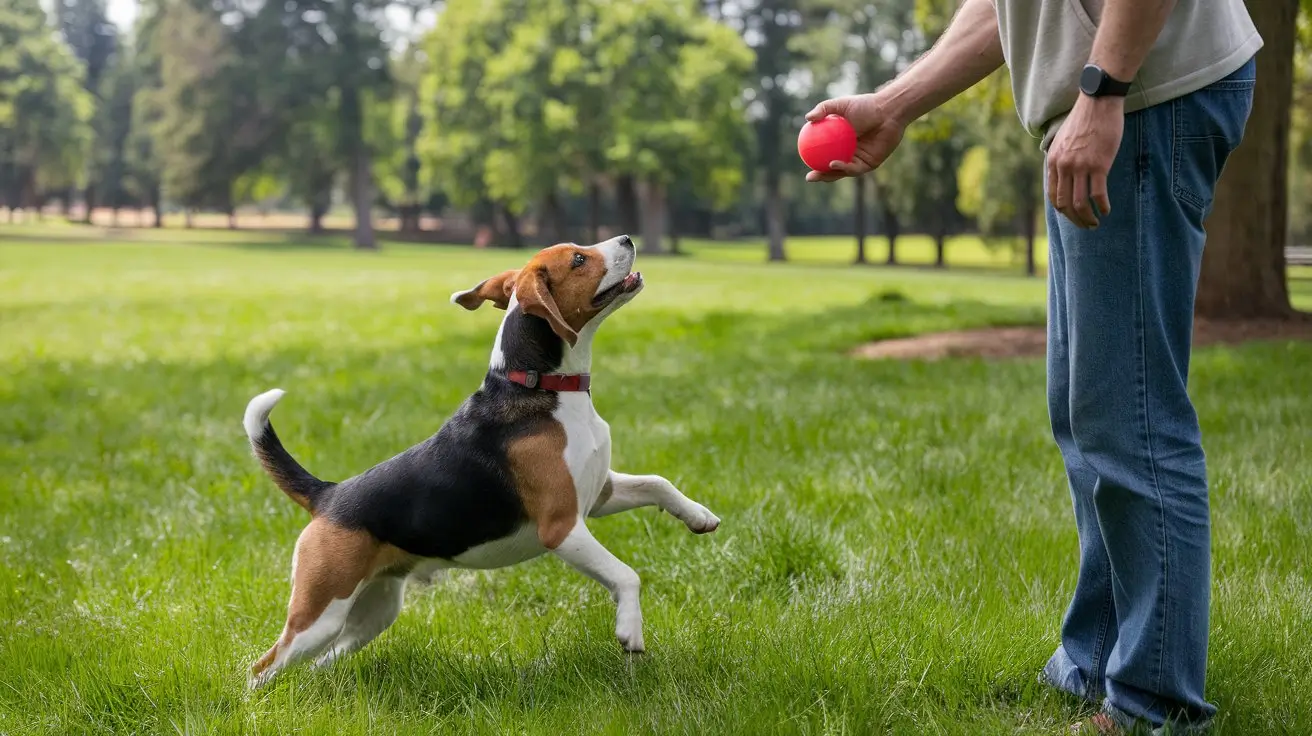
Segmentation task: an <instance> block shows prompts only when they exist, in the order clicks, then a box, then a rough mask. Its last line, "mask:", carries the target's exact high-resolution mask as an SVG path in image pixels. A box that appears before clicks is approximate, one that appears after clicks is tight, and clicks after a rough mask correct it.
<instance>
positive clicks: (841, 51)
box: [0, 0, 1312, 311]
mask: <svg viewBox="0 0 1312 736" xmlns="http://www.w3.org/2000/svg"><path fill="white" fill-rule="evenodd" d="M1249 4H1250V7H1251V9H1252V12H1253V14H1254V17H1255V18H1257V19H1258V20H1259V25H1260V26H1262V30H1263V34H1264V37H1265V38H1266V39H1267V50H1266V51H1264V52H1263V53H1264V58H1263V61H1262V64H1263V66H1262V71H1263V72H1264V74H1260V75H1259V80H1260V81H1259V85H1260V89H1259V97H1260V98H1262V99H1263V100H1264V102H1263V103H1262V104H1260V105H1258V106H1257V107H1256V108H1255V112H1254V118H1255V120H1254V123H1253V125H1254V126H1255V127H1256V128H1258V129H1261V130H1263V131H1265V133H1266V134H1275V135H1276V136H1277V137H1278V138H1280V140H1281V141H1283V142H1281V143H1279V144H1278V145H1277V143H1273V142H1268V143H1253V144H1251V145H1249V144H1246V146H1247V147H1248V148H1247V149H1241V153H1242V154H1245V155H1240V154H1237V155H1236V158H1237V159H1242V161H1240V162H1239V163H1236V164H1233V166H1235V167H1239V168H1241V169H1243V168H1244V167H1249V168H1250V169H1251V171H1250V174H1251V175H1252V176H1246V175H1244V174H1243V173H1242V172H1241V173H1240V174H1236V175H1235V177H1233V178H1235V179H1237V180H1238V179H1242V180H1243V181H1244V182H1245V186H1251V183H1250V182H1249V179H1253V180H1256V179H1257V178H1259V176H1258V175H1261V177H1264V179H1263V180H1264V181H1265V182H1266V184H1264V185H1263V187H1264V189H1263V190H1262V191H1259V192H1251V191H1250V192H1247V196H1248V197H1249V198H1252V197H1254V196H1256V197H1257V199H1258V200H1260V201H1264V202H1267V203H1268V204H1269V205H1270V206H1271V207H1274V208H1276V209H1278V210H1279V213H1278V214H1275V213H1273V212H1270V211H1268V212H1266V215H1265V216H1266V218H1267V220H1268V221H1274V222H1278V223H1279V225H1280V227H1279V228H1278V229H1279V230H1280V232H1279V233H1268V234H1265V235H1262V236H1261V237H1262V238H1264V239H1265V241H1269V242H1264V243H1263V244H1262V245H1261V247H1262V248H1265V249H1266V250H1263V251H1262V253H1263V254H1264V255H1263V256H1262V257H1261V258H1259V259H1258V260H1262V261H1263V262H1264V263H1265V261H1266V260H1271V261H1272V263H1274V262H1275V261H1276V260H1278V259H1276V258H1274V257H1270V252H1273V251H1271V249H1272V248H1278V247H1279V246H1280V245H1282V244H1283V242H1284V237H1285V231H1289V232H1292V233H1293V234H1294V235H1295V236H1296V237H1298V238H1307V239H1312V219H1310V218H1309V217H1308V215H1307V212H1309V211H1312V208H1309V207H1306V206H1303V205H1304V203H1305V202H1306V201H1307V200H1308V199H1312V195H1309V194H1308V192H1309V189H1308V187H1307V186H1305V185H1306V184H1307V183H1309V182H1312V173H1310V172H1312V134H1310V133H1309V130H1312V128H1309V125H1308V121H1309V120H1310V119H1312V118H1309V114H1308V111H1309V110H1312V94H1309V91H1312V86H1310V83H1309V80H1308V74H1310V73H1312V71H1309V69H1312V52H1309V50H1308V49H1309V48H1312V47H1310V46H1309V45H1308V43H1309V41H1312V30H1310V29H1309V21H1308V13H1307V12H1306V9H1301V8H1300V5H1301V3H1300V0H1260V2H1259V1H1258V0H1250V3H1249ZM956 5H957V2H956V0H627V1H626V2H610V1H608V0H449V1H448V2H435V1H434V0H280V1H279V2H253V1H251V0H139V8H138V14H137V19H136V22H135V24H134V25H133V27H131V28H116V27H115V26H114V25H113V24H112V23H110V22H109V20H108V19H107V17H106V8H105V0H54V1H53V6H52V7H51V9H50V12H49V13H47V12H46V10H44V9H43V8H42V6H41V4H40V3H39V2H38V0H13V2H9V3H6V4H5V7H4V8H3V9H0V198H3V204H4V205H5V206H6V207H7V208H8V210H9V212H10V216H11V217H13V216H14V213H15V211H44V210H45V209H46V208H49V207H52V206H57V207H58V208H59V209H61V210H62V211H63V212H64V213H65V214H66V215H71V213H73V212H74V211H75V210H76V211H78V212H80V213H81V215H80V217H82V218H85V219H89V218H90V217H91V213H92V211H93V210H95V209H100V210H105V209H108V210H110V211H111V212H113V213H114V217H115V219H117V213H118V211H119V210H122V209H125V208H132V209H138V210H141V209H145V210H149V211H153V212H154V223H155V224H156V225H158V224H160V223H161V221H162V216H163V214H164V213H165V211H182V212H183V213H187V216H188V218H189V215H190V213H193V212H201V211H204V212H224V213H228V214H229V216H230V217H232V216H234V215H235V212H236V210H237V208H238V207H243V206H251V205H256V206H259V207H262V208H269V209H281V210H285V209H288V208H296V209H300V210H302V211H304V212H305V213H306V214H307V216H308V217H307V221H308V223H309V229H310V230H312V231H316V232H317V231H321V230H322V229H323V227H324V225H323V223H324V218H325V217H326V216H327V215H328V214H329V212H330V211H332V210H333V209H334V207H335V206H336V205H337V204H338V203H341V204H344V205H345V206H346V207H347V208H348V209H349V210H350V211H351V213H352V214H353V215H354V218H353V219H354V223H355V225H354V232H353V238H354V241H355V244H356V245H357V246H358V247H360V248H373V247H376V238H375V233H374V218H375V216H376V215H377V214H378V213H382V214H385V215H387V216H388V217H390V218H392V219H395V220H396V221H397V222H399V229H400V230H401V231H402V233H405V234H407V235H409V236H412V237H416V238H418V237H424V236H423V235H422V234H421V230H423V229H424V227H425V222H429V221H431V220H432V218H435V217H440V218H441V219H442V221H443V222H452V221H457V220H459V221H462V222H465V223H467V224H468V226H469V229H470V232H471V233H474V234H472V235H471V237H479V238H481V239H483V240H487V241H489V242H490V243H491V244H495V245H506V246H517V245H523V244H527V243H539V242H546V241H553V240H563V239H576V240H577V239H597V238H599V237H600V236H601V234H602V233H603V232H616V231H623V232H630V233H637V234H639V235H640V236H641V241H642V245H643V248H644V249H645V250H647V251H649V252H655V253H660V252H667V251H671V250H677V248H678V242H679V238H680V237H681V236H700V237H740V236H764V237H765V240H766V242H767V243H768V251H767V255H768V257H769V258H770V259H772V260H783V259H785V258H786V257H787V237H788V236H789V235H798V234H837V233H850V234H853V235H854V236H855V237H856V239H857V243H858V258H857V259H858V260H859V261H864V260H866V258H867V255H866V254H867V248H866V244H867V241H868V240H869V239H870V238H872V237H880V238H883V239H885V240H886V242H887V245H888V247H887V248H886V250H885V251H884V252H885V253H886V254H887V258H886V260H887V261H888V262H890V263H893V262H896V261H897V258H898V250H897V240H898V238H899V237H900V236H901V235H902V234H905V233H924V234H928V235H930V236H932V237H933V238H934V239H935V240H936V242H937V243H938V258H937V261H938V264H939V265H944V264H945V263H946V260H947V259H946V253H945V250H946V243H947V240H948V237H949V236H951V235H953V234H956V233H961V232H977V233H980V234H982V235H984V236H985V237H986V239H988V241H989V242H996V243H1000V244H1013V245H1017V246H1019V250H1020V252H1021V253H1022V254H1024V255H1025V256H1026V260H1027V262H1028V265H1029V269H1030V271H1031V272H1033V271H1034V266H1035V264H1034V248H1033V243H1034V240H1035V238H1036V236H1037V235H1039V234H1040V232H1039V228H1040V227H1041V224H1042V217H1041V215H1042V158H1041V155H1040V152H1039V150H1038V145H1037V141H1036V140H1035V139H1033V138H1030V137H1029V136H1028V135H1027V134H1025V133H1024V131H1023V130H1022V129H1021V128H1020V125H1019V123H1018V121H1017V120H1016V114H1015V111H1014V109H1013V105H1012V99H1011V92H1010V82H1009V80H1008V78H1007V76H1006V74H1005V71H999V73H998V74H996V75H995V76H994V77H992V78H990V79H989V80H987V81H986V82H985V83H984V84H981V85H979V86H978V87H976V88H975V89H974V90H971V91H970V92H969V93H967V94H966V95H964V96H963V97H962V98H960V99H958V100H956V101H954V102H953V103H951V104H949V105H948V106H946V107H945V108H944V109H942V110H940V111H938V112H936V113H935V114H933V115H932V116H930V117H929V118H928V119H927V120H925V121H923V122H921V123H918V124H917V125H915V126H913V127H912V129H911V130H910V131H909V132H908V136H907V139H906V141H905V143H904V144H903V146H902V147H901V148H900V149H899V151H898V153H897V154H895V155H894V157H893V158H892V159H891V160H890V161H889V162H888V164H887V165H886V166H884V167H882V168H881V169H880V170H879V171H878V172H876V173H875V174H874V175H872V176H869V177H864V178H863V179H861V180H858V181H855V182H846V183H843V184H841V185H837V186H814V185H811V186H808V185H806V184H805V183H804V182H803V177H802V174H803V171H804V169H803V165H802V163H801V162H800V160H799V159H798V157H797V154H796V148H795V146H796V133H797V130H798V129H799V127H800V125H801V123H802V118H801V115H802V114H803V113H804V112H805V110H806V109H808V108H809V107H810V106H811V105H812V104H814V103H815V102H816V101H817V100H818V99H820V98H821V97H823V96H826V95H827V94H830V93H833V92H838V91H854V90H870V89H874V88H876V87H878V86H879V85H881V84H883V83H885V82H886V81H888V80H889V79H891V78H892V77H893V76H894V75H895V74H897V73H898V72H899V71H900V70H902V69H904V68H905V67H906V66H907V65H908V64H910V63H911V62H912V61H913V60H914V59H916V58H917V57H918V56H919V55H920V54H921V53H923V52H924V51H925V50H926V49H927V48H928V47H929V44H930V43H932V41H933V39H934V38H935V37H936V36H937V35H938V34H939V33H940V32H941V31H942V29H943V28H944V27H945V26H946V24H947V22H948V20H949V19H950V17H951V14H952V13H953V12H954V10H955V8H956ZM433 19H435V22H429V23H427V24H426V25H425V24H421V23H420V21H423V20H427V21H433ZM421 25H422V26H423V27H426V28H428V30H424V31H421V32H416V30H415V29H416V28H419V27H421ZM1281 85H1283V87H1281V88H1280V89H1276V87H1280V86H1281ZM1291 89H1292V95H1291V93H1290V90H1291ZM1272 90H1274V91H1272ZM1282 90H1283V91H1282ZM1277 98H1278V99H1277ZM1266 100H1274V101H1273V102H1271V104H1270V106H1269V107H1270V109H1267V107H1268V105H1267V102H1265V101H1266ZM1291 128H1292V134H1291ZM1281 136H1283V137H1281ZM1250 137H1252V136H1250ZM1249 149H1251V150H1249ZM1249 153H1251V155H1248V154H1249ZM1286 170H1289V171H1290V172H1291V176H1290V177H1289V182H1290V184H1289V187H1288V188H1287V189H1286V188H1285V185H1284V184H1283V183H1282V182H1283V179H1282V178H1281V176H1280V174H1281V173H1282V172H1284V171H1286ZM1277 190H1279V191H1277ZM1290 202H1292V203H1293V205H1294V206H1293V207H1290V206H1289V203H1290ZM1218 210H1222V211H1225V212H1226V213H1227V214H1225V215H1224V216H1225V217H1227V218H1230V219H1231V220H1234V222H1233V223H1229V220H1227V223H1229V224H1226V223H1222V226H1221V227H1220V230H1221V231H1224V232H1230V233H1232V234H1234V237H1238V235H1237V234H1238V233H1240V232H1242V231H1243V228H1244V227H1246V225H1245V223H1249V224H1252V223H1251V221H1252V220H1253V219H1254V218H1256V217H1258V215H1256V214H1252V215H1248V216H1245V215H1244V214H1243V213H1242V212H1241V211H1239V210H1238V208H1231V209H1230V210H1227V209H1226V206H1225V204H1224V203H1222V202H1218ZM1287 212H1289V213H1292V215H1287V214H1286V213H1287ZM1220 216H1221V215H1218V217H1220ZM1273 218H1274V219H1273ZM189 221H190V220H189V219H188V222H189ZM1286 221H1287V225H1288V227H1286V226H1285V225H1286ZM234 222H235V221H234ZM1231 225H1232V226H1231ZM450 235H451V233H450V232H439V233H433V234H431V236H432V237H434V238H437V237H444V236H446V237H449V236H450ZM1248 247H1249V245H1248V244H1246V243H1245V244H1237V245H1235V246H1234V249H1238V250H1236V251H1235V252H1240V255H1239V256H1235V257H1236V258H1242V257H1244V256H1243V252H1241V251H1243V248H1248ZM1209 248H1210V246H1209ZM1218 249H1220V250H1221V251H1222V255H1221V256H1215V257H1213V256H1209V258H1212V260H1213V262H1217V259H1218V258H1220V259H1223V260H1229V256H1225V253H1229V252H1231V250H1230V247H1229V246H1224V245H1223V246H1218ZM1277 268H1278V269H1279V270H1278V273H1277V272H1276V270H1275V269H1277ZM1261 269H1262V270H1263V272H1264V273H1265V274H1266V275H1265V276H1262V277H1261V278H1262V279H1267V280H1270V279H1272V278H1275V277H1277V276H1278V277H1279V279H1283V274H1284V271H1283V264H1278V265H1273V266H1262V267H1261ZM1253 278H1254V279H1258V277H1256V276H1254V277H1253ZM1205 280H1206V279H1205ZM1271 288H1275V287H1267V288H1266V290H1267V291H1270V289H1271ZM1282 288H1283V287H1282ZM1234 298H1238V297H1233V298H1230V299H1231V300H1232V301H1233V299H1234ZM1244 298H1245V299H1248V298H1255V297H1251V295H1250V296H1248V297H1244ZM1270 299H1271V300H1272V303H1275V302H1278V301H1280V297H1279V295H1276V296H1272V297H1270ZM1284 303H1285V304H1286V305H1287V303H1288V301H1287V298H1285V300H1284ZM1272 309H1274V307H1272ZM1258 311H1262V310H1258Z"/></svg>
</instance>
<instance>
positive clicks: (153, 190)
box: [123, 2, 164, 228]
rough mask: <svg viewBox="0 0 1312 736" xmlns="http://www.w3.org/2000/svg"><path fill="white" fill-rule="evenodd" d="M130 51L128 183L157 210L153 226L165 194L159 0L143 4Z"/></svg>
mask: <svg viewBox="0 0 1312 736" xmlns="http://www.w3.org/2000/svg"><path fill="white" fill-rule="evenodd" d="M140 8H141V10H140V14H139V15H138V18H137V27H136V30H135V33H134V34H133V48H132V53H131V60H132V61H131V63H132V74H133V77H134V79H135V82H136V85H135V94H134V96H133V98H132V120H131V123H130V125H129V129H128V139H127V142H126V144H125V145H124V156H123V158H124V165H125V169H126V186H127V187H128V188H129V189H130V191H131V192H132V194H133V196H134V197H135V198H136V199H137V201H138V202H142V203H145V204H147V205H149V207H150V208H151V210H152V212H153V213H154V227H157V228H158V227H163V226H164V212H163V209H164V197H163V192H162V182H161V179H162V176H163V175H162V173H161V170H160V167H161V165H162V164H161V162H160V159H159V155H158V153H157V150H156V145H155V130H156V129H157V127H158V125H159V121H160V118H161V111H160V107H159V98H158V90H159V88H160V86H161V77H160V68H159V49H158V48H157V45H156V40H157V38H158V36H157V30H158V24H159V22H160V18H161V17H162V15H163V14H162V12H161V9H160V7H159V3H158V2H152V3H143V4H142V5H141V6H140Z"/></svg>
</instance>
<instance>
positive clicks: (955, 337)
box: [851, 319, 1312, 360]
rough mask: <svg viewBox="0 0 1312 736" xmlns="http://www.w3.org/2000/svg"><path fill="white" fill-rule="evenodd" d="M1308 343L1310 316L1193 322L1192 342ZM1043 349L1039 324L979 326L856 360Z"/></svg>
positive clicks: (890, 346)
mask: <svg viewBox="0 0 1312 736" xmlns="http://www.w3.org/2000/svg"><path fill="white" fill-rule="evenodd" d="M1271 340H1274V341H1287V340H1309V341H1312V320H1306V319H1305V320H1294V321H1265V320H1246V321H1237V322H1212V321H1208V320H1196V321H1195V322H1194V346H1195V347H1207V346H1208V345H1237V344H1240V343H1245V342H1254V341H1271ZM1046 347H1047V334H1046V330H1045V329H1044V328H1043V327H987V328H983V329H978V330H954V331H951V332H933V333H930V334H927V335H917V336H915V337H903V338H895V339H890V340H876V341H874V342H868V343H866V344H864V345H861V346H858V347H857V348H855V349H854V350H852V352H851V355H853V356H855V357H858V358H871V359H892V360H941V359H943V358H986V359H990V360H1005V359H1008V358H1034V357H1039V356H1042V355H1043V353H1044V350H1045V348H1046Z"/></svg>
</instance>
